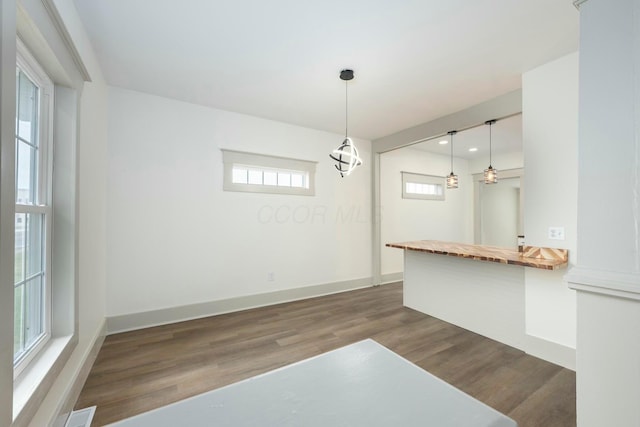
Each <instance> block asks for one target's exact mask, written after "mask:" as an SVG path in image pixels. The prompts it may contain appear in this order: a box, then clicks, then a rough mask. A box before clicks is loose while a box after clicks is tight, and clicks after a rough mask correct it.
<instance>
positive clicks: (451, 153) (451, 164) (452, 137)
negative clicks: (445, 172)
mask: <svg viewBox="0 0 640 427" xmlns="http://www.w3.org/2000/svg"><path fill="white" fill-rule="evenodd" d="M451 173H452V174H453V134H451Z"/></svg>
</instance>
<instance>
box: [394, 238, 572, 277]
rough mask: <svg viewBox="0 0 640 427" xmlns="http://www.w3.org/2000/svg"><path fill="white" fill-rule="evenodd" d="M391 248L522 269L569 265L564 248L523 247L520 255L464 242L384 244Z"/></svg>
mask: <svg viewBox="0 0 640 427" xmlns="http://www.w3.org/2000/svg"><path fill="white" fill-rule="evenodd" d="M386 246H388V247H390V248H398V249H404V250H408V251H418V252H427V253H430V254H438V255H448V256H453V257H460V258H469V259H473V260H477V261H487V262H497V263H501V264H511V265H521V266H523V267H532V268H540V269H543V270H558V269H561V268H565V267H566V266H567V264H568V262H569V252H568V250H567V249H555V248H541V247H537V246H524V247H523V250H522V252H519V251H518V250H516V249H510V248H501V247H497V246H485V245H469V244H466V243H456V242H443V241H440V240H416V241H413V242H402V243H387V244H386Z"/></svg>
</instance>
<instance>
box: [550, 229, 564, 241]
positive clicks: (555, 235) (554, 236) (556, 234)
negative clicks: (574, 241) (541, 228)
mask: <svg viewBox="0 0 640 427" xmlns="http://www.w3.org/2000/svg"><path fill="white" fill-rule="evenodd" d="M549 239H551V240H564V227H549Z"/></svg>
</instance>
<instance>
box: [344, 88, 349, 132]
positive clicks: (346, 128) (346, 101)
mask: <svg viewBox="0 0 640 427" xmlns="http://www.w3.org/2000/svg"><path fill="white" fill-rule="evenodd" d="M348 84H349V80H345V81H344V137H345V138H347V137H348V136H349V87H348Z"/></svg>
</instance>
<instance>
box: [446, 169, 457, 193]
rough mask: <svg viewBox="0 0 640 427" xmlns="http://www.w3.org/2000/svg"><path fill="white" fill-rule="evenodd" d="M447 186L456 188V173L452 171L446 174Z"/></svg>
mask: <svg viewBox="0 0 640 427" xmlns="http://www.w3.org/2000/svg"><path fill="white" fill-rule="evenodd" d="M447 188H449V189H453V188H458V175H454V174H453V172H451V173H450V174H449V175H447Z"/></svg>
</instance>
